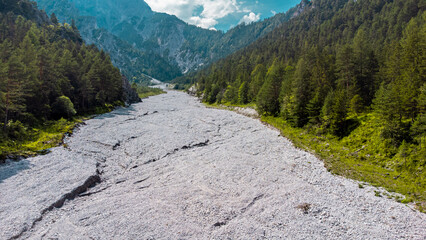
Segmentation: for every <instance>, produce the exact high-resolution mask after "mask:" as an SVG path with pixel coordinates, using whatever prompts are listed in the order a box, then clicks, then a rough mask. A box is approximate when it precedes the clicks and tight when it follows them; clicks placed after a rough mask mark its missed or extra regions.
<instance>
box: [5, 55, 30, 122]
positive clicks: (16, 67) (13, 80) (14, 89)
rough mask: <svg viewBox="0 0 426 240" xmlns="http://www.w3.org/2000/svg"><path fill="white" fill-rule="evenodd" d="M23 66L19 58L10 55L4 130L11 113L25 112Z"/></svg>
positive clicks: (6, 84) (24, 75)
mask: <svg viewBox="0 0 426 240" xmlns="http://www.w3.org/2000/svg"><path fill="white" fill-rule="evenodd" d="M26 77H27V76H26V74H25V66H24V64H23V63H22V61H21V58H20V57H18V56H17V55H16V54H12V56H11V57H10V59H9V61H8V74H7V79H6V83H5V92H4V95H5V96H4V98H5V100H4V115H5V116H4V129H5V130H6V126H7V123H8V121H9V116H10V115H11V114H12V113H15V114H19V113H22V112H23V111H25V109H26V105H25V95H26V94H25V93H26V89H25V82H26V80H27V79H25V78H26Z"/></svg>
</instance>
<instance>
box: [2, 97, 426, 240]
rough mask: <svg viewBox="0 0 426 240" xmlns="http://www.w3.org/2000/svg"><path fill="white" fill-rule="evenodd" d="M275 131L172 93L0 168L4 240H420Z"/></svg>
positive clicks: (417, 216)
mask: <svg viewBox="0 0 426 240" xmlns="http://www.w3.org/2000/svg"><path fill="white" fill-rule="evenodd" d="M279 135H280V134H279V132H278V131H276V130H273V129H270V128H268V127H266V126H264V125H263V124H262V123H261V122H260V121H259V120H256V119H251V118H248V117H245V116H242V115H239V114H237V113H235V112H230V111H225V110H218V109H208V108H206V107H204V106H203V105H202V104H201V103H199V102H198V101H197V100H196V99H195V98H193V97H190V96H188V95H186V94H184V93H180V92H169V93H168V94H164V95H159V96H156V97H152V98H149V99H146V100H144V102H143V103H139V104H135V105H132V106H131V107H129V108H122V109H119V110H116V111H114V112H112V113H108V114H104V115H102V116H99V117H97V118H94V119H91V120H88V121H87V122H86V125H84V126H81V127H80V129H78V130H77V131H75V133H74V135H73V136H72V137H71V138H69V139H66V141H65V142H66V144H65V146H64V147H60V148H55V149H53V150H52V153H50V154H48V155H45V156H38V157H35V158H29V159H26V160H23V161H21V162H11V163H8V164H6V165H3V166H0V192H1V195H0V219H1V220H0V238H1V239H13V238H22V239H27V238H29V239H49V238H58V239H75V238H77V239H90V238H95V239H226V238H230V239H260V238H265V239H424V238H425V237H426V230H425V229H426V215H425V214H422V213H420V212H418V211H415V210H412V209H411V208H409V207H408V206H406V205H404V204H400V203H397V202H395V201H394V200H391V199H387V198H383V197H377V196H375V192H374V190H375V189H374V188H372V187H366V188H359V184H358V183H357V182H355V181H352V180H348V179H344V178H342V177H339V176H334V175H332V174H330V173H329V172H327V170H326V169H325V168H324V166H323V163H322V162H321V161H319V160H318V159H317V158H315V157H314V156H313V155H311V154H309V153H306V152H304V151H301V150H299V149H296V148H295V147H294V146H293V145H292V144H291V143H290V142H289V141H288V140H286V139H285V138H282V137H280V136H279Z"/></svg>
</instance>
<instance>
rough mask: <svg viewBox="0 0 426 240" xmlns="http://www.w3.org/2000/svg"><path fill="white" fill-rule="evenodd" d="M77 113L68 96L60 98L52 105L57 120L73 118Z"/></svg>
mask: <svg viewBox="0 0 426 240" xmlns="http://www.w3.org/2000/svg"><path fill="white" fill-rule="evenodd" d="M76 113H77V112H76V111H75V109H74V104H73V103H72V102H71V100H70V99H69V98H68V97H66V96H61V97H58V98H57V99H56V101H55V103H53V105H52V115H53V117H54V118H56V119H60V118H62V117H63V118H71V117H73V116H74V115H75V114H76Z"/></svg>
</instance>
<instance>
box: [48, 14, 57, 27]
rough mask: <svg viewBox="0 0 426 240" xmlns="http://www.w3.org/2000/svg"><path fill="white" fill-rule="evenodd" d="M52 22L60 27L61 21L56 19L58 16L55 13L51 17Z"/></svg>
mask: <svg viewBox="0 0 426 240" xmlns="http://www.w3.org/2000/svg"><path fill="white" fill-rule="evenodd" d="M50 21H52V23H53V24H54V25H55V26H58V25H59V21H58V18H57V17H56V15H55V13H52V14H51V15H50Z"/></svg>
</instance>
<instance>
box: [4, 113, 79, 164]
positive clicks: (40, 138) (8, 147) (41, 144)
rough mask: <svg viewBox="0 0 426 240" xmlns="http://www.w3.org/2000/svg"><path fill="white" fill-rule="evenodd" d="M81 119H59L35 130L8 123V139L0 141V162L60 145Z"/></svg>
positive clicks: (15, 123) (19, 124) (16, 123)
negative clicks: (7, 158)
mask: <svg viewBox="0 0 426 240" xmlns="http://www.w3.org/2000/svg"><path fill="white" fill-rule="evenodd" d="M82 120H83V118H79V119H75V120H66V119H63V118H62V119H60V120H58V121H47V122H45V123H44V124H43V125H42V126H38V127H37V128H28V127H26V126H24V125H23V124H22V123H21V122H19V121H16V122H9V123H8V125H9V126H8V128H9V131H10V132H9V135H8V137H7V138H6V137H4V136H2V137H1V140H0V162H1V161H3V160H4V159H5V158H6V157H9V158H12V159H13V158H19V157H20V156H23V157H28V156H34V155H36V154H43V153H44V152H45V150H47V149H49V148H52V147H56V146H58V145H59V144H61V143H62V140H63V138H64V136H65V134H72V130H73V129H74V127H75V126H76V125H77V124H79V123H81V122H82Z"/></svg>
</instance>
